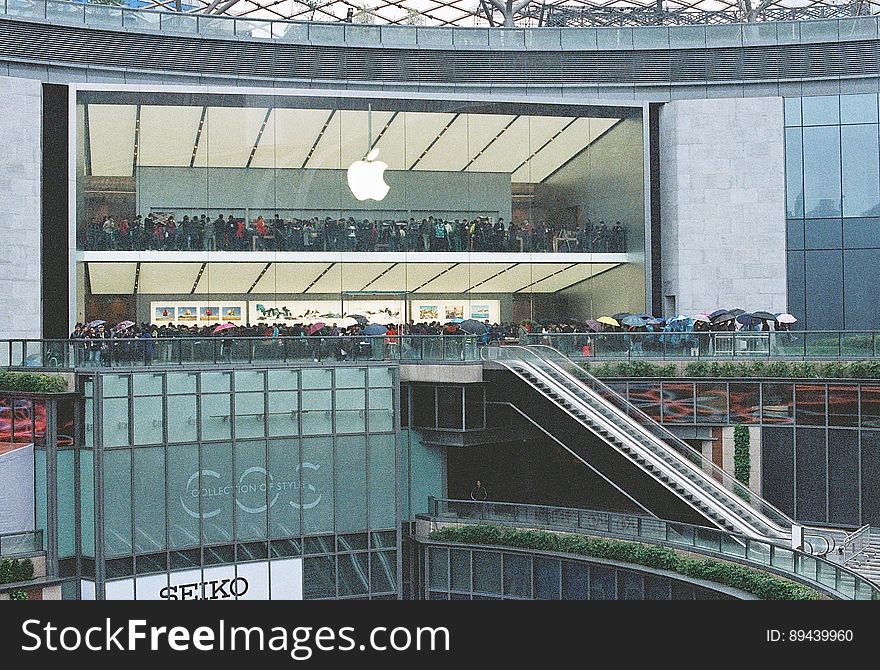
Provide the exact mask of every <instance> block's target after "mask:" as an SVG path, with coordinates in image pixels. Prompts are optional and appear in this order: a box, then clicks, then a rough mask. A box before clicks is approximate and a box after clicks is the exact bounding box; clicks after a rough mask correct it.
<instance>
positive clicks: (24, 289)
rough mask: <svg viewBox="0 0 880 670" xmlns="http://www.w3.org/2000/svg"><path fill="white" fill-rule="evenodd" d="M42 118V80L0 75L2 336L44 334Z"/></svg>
mask: <svg viewBox="0 0 880 670" xmlns="http://www.w3.org/2000/svg"><path fill="white" fill-rule="evenodd" d="M41 119H42V84H41V83H40V82H39V81H37V80H34V79H20V78H12V77H0V239H2V240H3V245H2V250H0V339H5V338H32V337H33V338H38V337H40V332H41V323H40V322H41V316H40V315H41V313H42V311H41V298H40V286H41V279H40V269H41V268H40V227H41V225H40V224H41V202H40V184H41V181H40V172H41V166H42V154H41V147H42V139H41V138H42V121H41ZM58 271H59V272H66V268H58Z"/></svg>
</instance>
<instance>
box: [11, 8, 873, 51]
mask: <svg viewBox="0 0 880 670" xmlns="http://www.w3.org/2000/svg"><path fill="white" fill-rule="evenodd" d="M869 4H871V5H872V6H873V5H875V4H876V2H874V0H872V1H871V2H870V3H869ZM848 6H849V5H847V7H848ZM576 11H577V10H574V9H572V8H555V9H554V11H553V13H552V14H551V16H550V17H549V20H548V23H549V24H550V25H553V24H554V23H555V24H556V25H565V26H570V27H567V28H563V29H564V30H592V31H600V32H601V31H612V32H613V33H615V34H616V33H617V32H618V31H619V30H620V28H618V27H616V26H608V27H599V28H595V27H591V28H586V27H575V26H578V24H580V25H583V26H587V25H590V24H591V23H593V24H595V23H602V24H609V23H611V24H614V23H616V24H618V25H625V24H627V23H628V24H630V25H632V24H640V23H641V22H642V19H639V18H628V17H627V18H626V19H624V17H623V15H622V14H620V15H618V16H617V17H616V18H614V19H613V20H609V18H610V17H606V18H603V17H601V16H598V15H597V14H595V13H594V12H596V11H597V9H592V8H591V9H590V10H588V11H589V12H591V13H590V14H585V15H584V16H582V17H579V16H577V15H576V14H575V13H573V12H576ZM598 11H602V10H598ZM605 11H606V12H607V11H608V10H605ZM0 15H6V16H9V17H11V18H25V19H38V20H45V21H52V22H58V23H65V24H73V25H86V26H90V27H94V28H99V29H108V28H109V29H120V30H124V29H127V30H139V31H143V30H146V31H155V32H168V33H172V34H185V35H200V36H205V37H210V38H218V37H220V38H224V37H226V38H230V39H242V38H243V39H256V40H282V41H289V42H297V43H302V42H307V41H309V40H316V41H322V42H328V41H329V42H339V43H346V42H351V43H356V44H360V45H362V44H365V43H366V44H376V45H380V44H382V43H383V42H386V41H387V43H388V44H389V46H396V47H399V46H400V45H402V44H405V45H413V46H417V45H419V44H425V45H428V46H432V47H436V46H438V40H439V45H440V46H450V47H451V46H454V45H456V44H458V43H464V44H471V43H473V41H474V38H473V37H471V36H473V35H480V36H483V35H481V34H483V33H484V34H485V44H486V45H487V46H488V45H489V44H493V43H497V44H500V45H504V44H505V40H504V39H503V38H501V37H496V38H494V39H493V37H492V36H493V35H496V36H500V35H501V34H503V33H504V32H505V30H506V29H505V28H500V27H486V26H482V27H481V26H475V27H466V26H451V27H447V28H446V33H447V34H448V35H449V37H448V38H446V39H444V37H443V36H438V35H437V27H436V26H431V25H425V26H401V25H363V24H352V23H345V22H341V21H340V22H330V21H325V22H319V21H306V20H296V19H289V20H285V19H272V20H265V19H252V18H246V17H233V16H223V15H214V14H204V13H197V12H172V11H162V10H156V9H139V8H132V7H124V6H114V5H102V4H97V3H94V4H93V3H86V2H68V1H66V0H0ZM587 16H590V17H592V19H593V20H592V21H591V20H589V19H587V20H584V19H585V18H586V17H587ZM838 16H843V18H837V17H838ZM554 17H555V18H554ZM659 17H660V20H661V21H662V23H663V24H680V23H685V24H689V25H687V27H686V28H685V29H686V30H689V32H688V33H687V39H688V40H689V43H690V42H693V43H694V44H693V45H694V46H705V45H710V46H711V45H712V43H713V38H714V39H715V40H717V41H719V42H723V43H724V46H730V41H731V39H733V40H734V45H737V44H743V43H748V44H752V43H758V44H777V43H786V44H788V43H791V42H792V41H793V40H792V35H794V41H800V33H801V31H799V30H795V31H791V29H789V30H780V31H779V32H780V34H779V35H777V31H776V30H775V27H774V26H771V28H774V29H773V30H770V31H767V30H766V29H765V28H764V27H762V26H761V25H760V24H761V23H766V22H758V23H742V24H740V23H738V22H737V21H736V17H735V16H727V15H723V16H722V15H721V14H719V13H713V12H700V11H695V12H678V13H669V12H666V13H663V14H661V15H659ZM765 18H771V19H772V21H773V22H786V23H792V24H794V22H795V21H797V22H809V23H811V24H814V25H815V26H816V28H815V29H813V30H811V31H810V33H811V34H816V33H818V34H819V35H820V36H827V38H828V39H835V40H836V39H837V38H838V36H846V35H853V36H855V37H857V38H860V37H863V36H864V35H865V33H863V32H861V31H858V30H853V27H852V22H853V21H858V20H859V19H860V18H862V17H858V16H856V17H847V16H846V14H845V10H844V11H840V12H839V13H838V12H837V11H835V10H832V9H829V11H828V12H827V16H826V15H824V14H822V13H820V12H817V11H815V10H813V11H812V12H808V11H807V10H803V9H800V10H798V9H796V8H785V9H784V10H782V11H779V12H777V13H772V12H766V17H765ZM864 18H865V19H866V20H868V21H870V20H871V19H872V17H864ZM597 19H598V20H597ZM691 22H693V23H691ZM720 22H723V23H728V22H729V23H732V24H733V25H737V26H739V27H740V30H739V31H737V34H735V35H733V36H731V32H730V30H729V26H728V25H722V26H713V25H711V24H712V23H720ZM693 24H696V25H693ZM650 28H656V25H654V26H650ZM700 28H702V29H703V31H702V32H703V34H694V31H695V30H698V29H700ZM627 29H628V30H631V28H627ZM713 29H715V30H714V32H713ZM719 29H720V30H719ZM538 30H540V28H538ZM674 30H675V26H674V25H673V26H672V27H671V28H670V31H674ZM456 35H461V36H462V37H463V36H465V35H467V36H468V38H469V39H468V38H464V39H456V37H455V36H456ZM867 36H869V37H875V36H876V31H874V33H873V34H872V33H870V32H869V33H867ZM653 38H654V39H655V40H656V39H657V38H656V35H654V36H653ZM804 41H811V40H810V36H809V35H808V36H806V37H805V38H804ZM509 42H510V39H509V37H508V39H507V43H509ZM523 46H524V45H523ZM669 46H672V44H671V43H670V39H669V37H668V36H667V37H666V39H665V40H664V41H663V42H658V43H654V42H652V47H653V48H664V47H669ZM507 48H508V49H509V48H511V47H510V46H508V47H507ZM515 48H516V46H515ZM520 48H521V47H520Z"/></svg>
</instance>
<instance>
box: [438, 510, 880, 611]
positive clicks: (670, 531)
mask: <svg viewBox="0 0 880 670" xmlns="http://www.w3.org/2000/svg"><path fill="white" fill-rule="evenodd" d="M428 516H430V517H431V519H432V520H434V521H438V522H444V521H445V522H450V523H462V522H465V523H493V524H501V525H510V526H518V527H525V528H540V529H545V530H551V531H559V532H575V533H582V534H585V535H591V534H597V535H608V536H611V537H615V538H621V539H631V540H634V541H644V542H648V543H657V544H662V545H668V546H670V547H672V548H682V549H686V550H691V551H695V552H698V553H706V554H709V555H712V556H718V557H720V558H730V559H733V560H736V561H738V562H742V563H745V564H749V565H753V566H755V567H757V568H772V569H773V570H774V571H776V572H778V573H780V574H783V575H791V576H793V577H796V578H798V579H800V580H802V581H804V582H807V583H810V584H814V585H816V586H820V587H822V588H823V589H825V590H829V591H831V592H833V593H834V594H835V595H836V596H837V597H839V598H842V599H845V600H880V588H878V587H877V586H876V585H874V584H872V583H871V582H870V581H868V580H866V579H864V578H862V577H861V576H859V575H858V574H857V573H856V572H853V571H852V570H849V569H848V568H846V567H844V566H841V565H838V564H836V563H833V562H832V561H830V560H828V559H827V558H823V557H821V556H813V555H809V554H806V553H804V552H802V551H798V550H795V549H791V548H788V547H784V546H782V545H780V544H774V543H770V542H764V541H761V540H756V539H754V538H749V537H746V536H744V535H738V534H736V533H727V532H724V531H721V530H718V529H715V528H706V527H703V526H695V525H692V524H686V523H679V522H674V521H664V520H662V519H657V518H653V517H642V516H636V515H631V514H623V513H618V512H604V511H599V510H583V509H573V508H563V507H551V506H546V505H528V504H523V503H505V502H490V501H485V502H483V501H473V500H451V499H440V498H430V499H429V501H428Z"/></svg>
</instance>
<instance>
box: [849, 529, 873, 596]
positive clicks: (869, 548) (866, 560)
mask: <svg viewBox="0 0 880 670" xmlns="http://www.w3.org/2000/svg"><path fill="white" fill-rule="evenodd" d="M846 567H848V568H851V569H852V570H855V571H856V572H858V573H859V574H860V575H861V576H862V577H864V578H865V579H870V580H871V581H872V582H874V583H875V584H880V528H869V529H868V537H867V543H866V545H865V547H864V549H863V550H862V551H861V553H859V554H856V555H855V556H853V557H852V558H850V559H848V560H847V561H846Z"/></svg>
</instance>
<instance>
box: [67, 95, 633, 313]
mask: <svg viewBox="0 0 880 670" xmlns="http://www.w3.org/2000/svg"><path fill="white" fill-rule="evenodd" d="M79 95H80V97H79V104H78V106H77V122H78V124H79V132H78V138H79V144H78V156H77V158H78V160H77V171H78V174H77V197H78V207H77V213H76V227H77V239H78V246H79V248H80V249H81V250H85V251H103V252H120V253H127V254H129V255H128V256H125V257H124V258H123V257H120V256H118V257H117V258H118V259H119V260H117V261H114V260H113V256H109V255H108V256H103V257H101V258H100V260H95V259H97V258H98V257H92V259H93V260H92V261H91V262H89V263H88V264H87V269H86V273H85V275H86V279H85V281H84V285H83V287H82V289H81V290H82V292H83V296H84V299H85V298H88V300H89V301H90V305H89V304H87V305H86V309H85V312H88V316H89V317H93V318H106V316H104V315H105V314H107V313H109V312H113V311H114V310H115V311H118V312H119V316H120V317H121V316H122V314H123V313H125V314H126V315H127V318H129V319H131V320H133V321H136V322H138V323H140V322H142V321H153V320H162V319H163V318H164V319H168V317H169V316H170V317H172V320H174V321H175V322H180V321H182V322H184V323H186V324H188V325H192V324H200V323H201V321H202V320H204V321H205V322H206V323H207V322H209V321H210V319H211V317H215V318H216V317H217V316H218V312H217V309H218V308H219V309H221V310H222V309H223V307H224V305H225V303H224V301H226V302H228V303H229V304H228V305H225V306H226V307H228V308H230V309H231V310H232V311H231V312H230V314H233V315H234V316H236V317H238V318H239V319H241V320H242V321H247V320H248V319H250V320H251V321H253V320H254V319H255V318H257V317H258V316H259V315H260V314H262V315H263V316H264V317H265V315H266V314H272V315H275V313H274V312H271V310H272V309H279V310H280V311H281V310H283V307H288V308H290V309H292V310H293V311H296V309H297V308H298V307H301V306H298V307H292V306H291V305H289V304H287V303H290V302H292V301H293V302H296V301H330V302H335V303H339V302H341V301H344V300H346V299H347V300H357V299H374V300H376V299H387V298H388V297H389V296H392V295H393V296H394V299H399V296H417V299H416V298H414V299H413V304H411V305H406V306H404V307H403V308H402V311H405V312H409V314H405V315H404V317H405V318H402V319H401V321H406V320H415V321H431V320H439V321H444V320H446V319H449V318H457V317H463V318H470V317H474V318H481V317H483V318H488V319H491V320H495V321H500V320H502V318H504V319H514V318H516V319H521V318H525V317H532V316H537V315H538V314H535V309H536V308H535V305H536V304H537V305H538V307H539V308H538V312H541V313H543V315H545V316H547V317H548V318H550V317H554V316H556V314H555V312H559V313H560V315H561V314H562V313H563V312H565V311H566V310H568V311H571V310H572V309H575V308H576V309H577V310H579V311H580V312H584V311H585V310H588V309H589V305H590V304H592V303H591V302H590V300H589V296H588V294H589V293H590V290H589V287H590V285H591V280H592V278H593V277H594V276H598V275H600V274H603V273H607V272H610V273H613V272H620V271H621V267H622V261H621V259H620V258H619V257H618V258H616V259H614V258H611V259H600V258H595V259H589V258H578V259H576V260H577V262H576V263H574V262H572V261H568V262H563V261H560V260H553V259H551V256H553V255H554V254H559V255H567V256H568V255H571V254H575V253H583V254H587V253H592V254H627V255H628V259H630V257H631V259H630V260H632V261H633V262H635V263H636V264H637V265H639V267H640V268H642V270H641V272H640V273H636V275H638V276H633V273H626V275H625V276H626V280H625V281H623V282H622V284H621V283H620V282H618V283H617V286H616V289H617V294H618V297H619V298H620V296H624V297H623V298H620V300H622V301H623V302H626V304H622V303H621V304H620V309H628V308H632V309H631V311H634V312H639V311H642V310H643V309H644V302H645V296H644V271H643V266H644V264H643V257H644V228H645V222H644V187H645V185H644V179H643V173H644V170H643V156H644V152H643V141H642V117H641V114H642V110H641V108H618V107H614V108H610V107H606V108H602V107H574V106H561V105H542V106H535V105H521V104H491V105H489V104H483V105H479V104H468V103H462V102H450V101H442V100H433V101H425V100H384V99H374V100H368V99H357V98H351V97H346V98H335V97H326V98H299V97H290V96H272V95H237V94H236V95H219V94H218V95H205V94H180V93H175V94H171V93H140V92H139V93H134V92H116V93H103V92H97V91H94V92H92V91H89V92H86V91H81V92H80V94H79ZM380 162H381V163H383V164H384V165H386V166H387V169H386V170H385V171H384V175H383V174H382V170H381V166H380V167H377V165H378V164H379V163H380ZM383 177H384V183H387V186H388V189H387V191H386V188H385V186H384V184H383V181H382V179H383ZM618 222H619V225H618ZM215 251H216V252H226V253H227V254H229V255H228V256H223V257H222V259H221V257H219V256H213V257H210V258H209V257H207V256H205V255H204V254H203V252H215ZM138 252H169V256H168V257H167V259H168V260H167V261H164V260H162V259H161V256H160V257H159V259H158V260H157V259H156V257H155V256H151V257H150V259H149V262H146V261H147V259H146V257H137V256H131V255H130V254H135V253H138ZM171 252H178V254H177V255H175V256H173V257H172V256H171V255H170V253H171ZM256 252H263V253H264V254H270V255H269V256H265V255H264V256H259V257H254V258H253V260H252V261H249V260H248V257H249V256H248V255H249V254H251V255H252V254H254V253H256ZM345 252H356V253H363V254H364V255H363V256H360V257H358V256H353V257H347V258H346V259H345V262H330V261H331V260H332V259H331V258H329V257H328V256H327V254H335V253H345ZM394 252H396V253H398V254H404V256H402V257H400V256H398V257H396V258H394V259H392V260H387V259H386V258H383V257H382V256H374V255H373V254H384V253H394ZM290 253H296V254H303V255H298V256H296V257H295V258H293V257H291V256H283V257H282V256H274V255H275V254H290ZM476 253H491V254H498V257H497V258H486V257H481V258H480V260H479V262H477V260H476V259H474V260H473V261H471V260H470V258H469V257H468V256H464V257H461V256H459V257H454V258H453V257H452V256H451V255H452V254H468V255H471V254H476ZM232 254H234V255H232ZM367 254H369V255H367ZM514 254H518V256H516V257H514ZM505 258H507V259H508V260H506V261H505ZM215 260H216V262H214V261H215ZM221 260H222V262H221ZM276 260H277V262H273V261H276ZM205 261H211V262H205ZM487 261H488V262H487ZM139 263H140V264H139ZM621 289H623V290H621ZM567 290H570V291H569V292H570V293H571V295H570V296H568V299H567V300H566V299H564V298H565V296H566V291H567ZM560 294H561V295H560ZM377 296H379V297H378V298H377ZM383 296H384V297H383ZM584 296H587V297H584ZM453 297H454V298H456V299H457V303H456V304H455V305H453V304H448V305H447V304H445V302H444V298H450V299H451V298H453ZM159 300H164V301H166V303H167V304H166V305H164V306H162V307H163V311H161V312H159V313H158V316H157V313H155V312H154V311H153V308H155V307H157V306H159V305H151V302H155V301H159ZM114 301H115V302H114ZM217 301H219V302H221V303H224V304H220V305H215V304H212V303H213V302H217ZM415 302H419V303H420V304H419V305H415V304H414V303H415ZM184 303H186V304H184ZM251 303H253V304H251ZM278 303H284V304H278ZM421 303H423V304H421ZM496 303H497V304H496ZM566 303H567V304H566ZM257 304H259V305H261V306H262V310H260V312H257V310H256V305H257ZM421 307H424V309H420V308H421ZM182 308H185V310H184V309H182ZM203 308H204V309H206V310H208V311H206V312H202V309H203ZM212 308H213V309H212ZM177 310H181V311H180V312H178V311H177ZM236 310H240V311H236ZM340 311H345V308H344V305H343V309H342V310H340ZM614 311H619V310H614ZM99 312H101V315H100V316H99V314H98V313H99ZM134 312H137V318H135V316H134ZM465 312H467V313H465ZM180 315H183V318H182V319H181V318H178V317H179V316H180ZM225 315H226V312H223V311H221V312H220V313H219V316H220V317H221V318H222V317H225ZM435 315H436V316H435ZM112 316H116V315H115V314H113V315H112ZM275 316H277V315H275ZM581 316H582V317H583V318H588V317H589V316H591V314H587V313H584V314H581ZM595 316H598V313H597V314H595ZM85 317H86V314H85V313H84V314H83V318H85ZM203 317H204V319H203ZM266 318H270V317H266ZM119 320H121V318H120V319H119Z"/></svg>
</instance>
